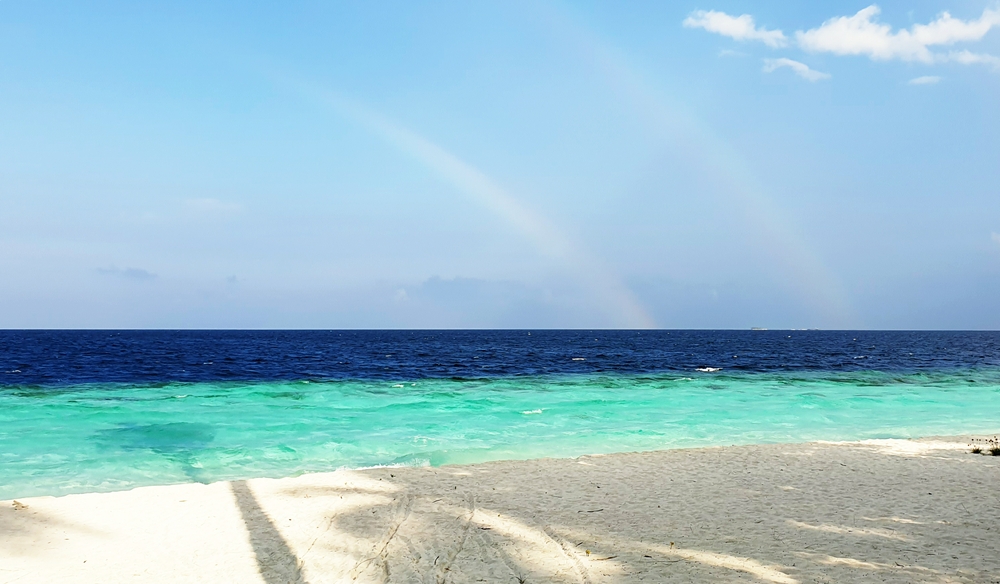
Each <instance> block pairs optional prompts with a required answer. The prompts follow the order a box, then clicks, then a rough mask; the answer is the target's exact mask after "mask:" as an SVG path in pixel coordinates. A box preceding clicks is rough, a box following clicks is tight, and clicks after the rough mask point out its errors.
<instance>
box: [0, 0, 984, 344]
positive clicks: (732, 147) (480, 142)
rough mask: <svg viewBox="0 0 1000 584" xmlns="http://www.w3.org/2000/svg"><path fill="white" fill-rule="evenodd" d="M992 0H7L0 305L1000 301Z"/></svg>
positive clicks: (94, 312) (742, 316) (269, 309)
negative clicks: (263, 0) (871, 1)
mask: <svg viewBox="0 0 1000 584" xmlns="http://www.w3.org/2000/svg"><path fill="white" fill-rule="evenodd" d="M998 136H1000V2H993V1H988V2H983V1H978V0H933V1H923V0H915V1H911V2H889V1H887V2H881V3H879V4H869V3H868V2H866V1H861V2H831V1H817V2H798V3H788V2H773V1H761V2H753V3H750V2H735V1H715V0H710V1H706V0H696V1H691V2H687V1H683V2H655V1H649V2H644V1H638V0H637V1H629V2H614V3H610V2H596V1H594V2H555V1H549V0H537V1H536V0H532V1H530V2H529V1H517V0H515V1H510V0H503V1H497V2H490V1H485V0H484V1H482V2H459V1H456V2H434V1H429V2H391V1H384V2H365V3H362V2H351V3H348V2H342V3H335V2H333V3H331V2H281V3H278V2H274V3H245V2H202V1H198V2H195V1H175V2H169V3H168V2H160V3H157V2H134V1H132V2H100V1H95V2H57V1H45V0H36V1H27V0H4V1H3V2H0V327H3V328H36V327H37V328H310V329H328V328H650V327H655V328H737V329H739V328H748V327H768V328H826V329H859V328H871V329H998V328H1000V139H998Z"/></svg>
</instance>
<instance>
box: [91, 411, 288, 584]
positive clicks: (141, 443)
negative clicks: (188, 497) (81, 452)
mask: <svg viewBox="0 0 1000 584" xmlns="http://www.w3.org/2000/svg"><path fill="white" fill-rule="evenodd" d="M96 439H97V440H98V442H100V443H103V444H104V445H106V446H113V447H116V448H120V449H123V450H148V451H152V452H155V453H156V454H159V455H160V456H163V457H165V458H167V459H169V460H171V461H173V462H175V463H177V464H178V465H179V467H180V468H181V469H182V470H183V472H184V474H185V476H187V478H188V479H189V480H190V481H191V482H196V483H202V484H206V483H208V482H210V478H209V477H208V476H207V475H206V474H205V472H204V471H203V470H202V468H201V466H200V465H199V464H198V463H197V455H198V453H199V452H201V451H203V450H205V449H206V448H208V447H209V445H210V444H211V443H212V442H213V441H214V440H215V428H213V427H212V426H210V425H208V424H202V423H197V422H170V423H165V424H129V425H123V426H120V427H118V428H113V429H110V430H104V431H102V432H99V433H98V435H97V436H96ZM229 486H230V489H231V490H232V493H233V498H234V499H235V501H236V505H237V507H238V508H239V510H240V515H241V517H242V518H243V524H244V525H245V526H246V529H247V533H248V535H249V538H250V545H251V547H252V548H253V552H254V556H255V558H256V560H257V567H258V569H259V571H260V575H261V577H262V578H263V580H264V582H266V583H267V584H290V583H294V584H307V583H306V580H305V579H304V578H303V575H302V565H301V562H300V561H299V559H298V558H297V557H296V555H295V553H294V552H293V551H292V550H291V548H290V547H289V546H288V543H287V542H286V541H285V539H284V537H283V536H282V535H281V533H280V532H279V531H278V529H277V528H276V527H275V525H274V523H273V522H272V521H271V520H270V518H269V517H268V516H267V514H266V513H265V512H264V510H263V509H261V507H260V504H259V503H258V502H257V498H256V497H255V496H254V494H253V491H252V490H251V489H250V487H249V485H247V482H246V481H245V480H238V481H230V482H229Z"/></svg>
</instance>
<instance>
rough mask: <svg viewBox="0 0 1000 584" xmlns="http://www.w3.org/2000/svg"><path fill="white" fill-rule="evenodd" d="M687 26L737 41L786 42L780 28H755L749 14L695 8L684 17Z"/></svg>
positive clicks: (771, 45)
mask: <svg viewBox="0 0 1000 584" xmlns="http://www.w3.org/2000/svg"><path fill="white" fill-rule="evenodd" d="M684 26H685V27H687V28H703V29H705V30H707V31H708V32H714V33H716V34H721V35H722V36H727V37H730V38H733V39H736V40H738V41H760V42H762V43H764V44H765V45H767V46H769V47H783V46H785V45H786V44H787V43H788V39H787V38H786V37H785V33H783V32H781V31H780V30H768V29H766V28H763V27H761V28H757V25H755V24H754V21H753V17H752V16H750V15H749V14H744V15H742V16H730V15H728V14H726V13H725V12H718V11H716V10H696V11H694V12H692V13H691V16H688V17H687V18H685V19H684Z"/></svg>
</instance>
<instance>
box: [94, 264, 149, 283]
mask: <svg viewBox="0 0 1000 584" xmlns="http://www.w3.org/2000/svg"><path fill="white" fill-rule="evenodd" d="M97 273H98V274H103V275H105V276H111V277H116V278H124V279H126V280H154V279H156V274H154V273H152V272H150V271H148V270H143V269H142V268H118V267H115V266H111V267H110V268H97Z"/></svg>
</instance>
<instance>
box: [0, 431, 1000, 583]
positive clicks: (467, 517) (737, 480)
mask: <svg viewBox="0 0 1000 584" xmlns="http://www.w3.org/2000/svg"><path fill="white" fill-rule="evenodd" d="M968 442H969V439H968V437H960V438H950V439H946V438H937V439H925V440H919V441H902V440H885V441H868V442H855V443H836V444H834V443H811V444H792V445H758V446H734V447H726V448H704V449H693V450H670V451H660V452H646V453H633V454H613V455H605V456H587V457H582V458H578V459H561V460H559V459H543V460H528V461H512V462H495V463H487V464H478V465H470V466H454V467H442V468H393V469H372V470H364V471H338V472H333V473H323V474H311V475H305V476H300V477H296V478H285V479H255V480H248V481H236V482H222V483H215V484H210V485H196V484H190V485H173V486H164V487H145V488H138V489H134V490H131V491H126V492H118V493H102V494H84V495H70V496H66V497H59V498H53V497H37V498H27V499H18V500H17V503H14V502H12V501H6V502H3V503H0V582H17V583H19V584H20V583H28V582H95V583H96V582H100V583H113V582H240V583H250V582H264V583H268V584H274V583H279V582H282V583H283V582H310V583H313V584H315V583H320V582H364V583H369V582H427V583H432V582H433V583H437V582H509V583H515V582H528V583H536V582H539V583H540V582H560V583H562V582H565V583H570V582H573V583H603V582H772V583H778V584H793V583H796V582H803V583H804V582H901V583H902V582H942V583H943V582H970V583H972V582H974V583H977V584H983V583H990V582H1000V505H998V503H1000V457H996V458H995V457H991V456H979V455H973V454H970V453H969V452H968V448H967V447H966V444H968Z"/></svg>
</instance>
